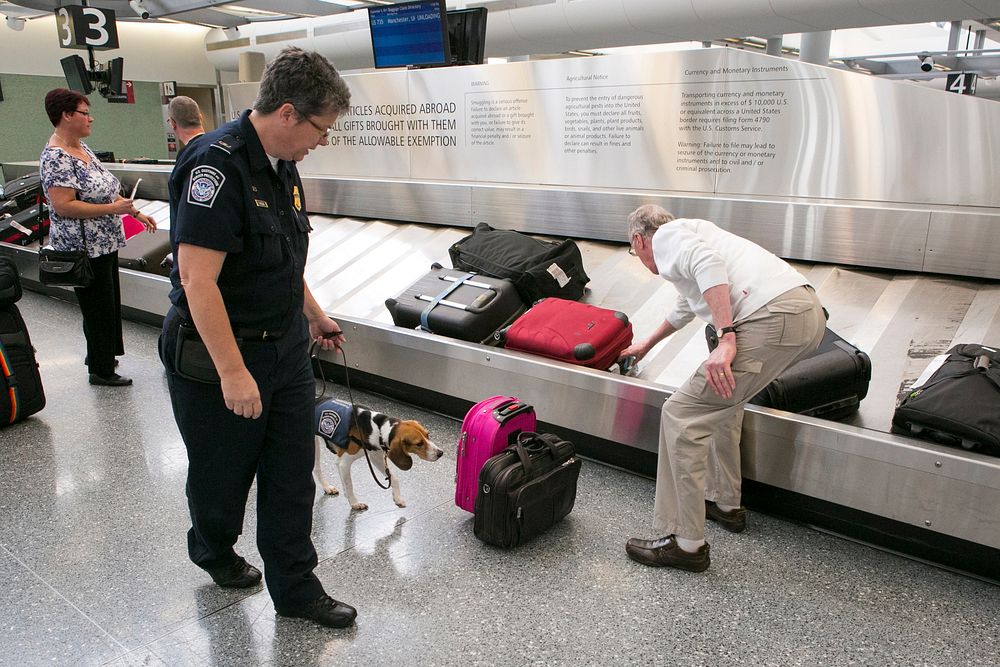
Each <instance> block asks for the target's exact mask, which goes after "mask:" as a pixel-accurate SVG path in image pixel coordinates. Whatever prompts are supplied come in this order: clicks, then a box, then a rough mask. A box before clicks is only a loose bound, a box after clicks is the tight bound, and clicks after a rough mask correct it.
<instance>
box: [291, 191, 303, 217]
mask: <svg viewBox="0 0 1000 667" xmlns="http://www.w3.org/2000/svg"><path fill="white" fill-rule="evenodd" d="M292 204H293V205H294V206H295V210H296V211H301V210H302V197H300V196H299V186H297V185H293V186H292Z"/></svg>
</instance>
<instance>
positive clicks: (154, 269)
mask: <svg viewBox="0 0 1000 667" xmlns="http://www.w3.org/2000/svg"><path fill="white" fill-rule="evenodd" d="M169 252H170V232H169V231H168V230H166V229H157V230H156V231H155V232H153V233H152V234H147V233H146V232H143V233H141V234H136V235H135V236H133V237H132V238H130V239H129V240H128V242H127V243H126V244H125V247H124V248H122V249H121V250H119V251H118V266H120V267H121V268H123V269H132V270H134V271H144V272H145V273H156V274H159V275H161V276H169V275H170V269H165V268H163V266H162V263H163V258H164V257H166V256H167V253H169Z"/></svg>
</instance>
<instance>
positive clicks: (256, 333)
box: [233, 327, 285, 341]
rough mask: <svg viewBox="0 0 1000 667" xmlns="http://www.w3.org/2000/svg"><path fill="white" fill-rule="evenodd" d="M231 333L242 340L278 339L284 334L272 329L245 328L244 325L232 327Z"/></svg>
mask: <svg viewBox="0 0 1000 667" xmlns="http://www.w3.org/2000/svg"><path fill="white" fill-rule="evenodd" d="M233 333H234V334H235V335H236V337H237V338H240V339H242V340H249V341H255V340H278V339H279V338H281V337H282V336H284V335H285V332H284V331H281V330H278V331H275V330H273V329H247V328H246V327H233Z"/></svg>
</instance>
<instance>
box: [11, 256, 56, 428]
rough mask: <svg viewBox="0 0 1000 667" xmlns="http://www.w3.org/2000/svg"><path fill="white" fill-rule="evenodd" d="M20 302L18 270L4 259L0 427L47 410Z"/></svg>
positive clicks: (40, 377) (40, 378) (33, 350)
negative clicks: (44, 409) (19, 308)
mask: <svg viewBox="0 0 1000 667" xmlns="http://www.w3.org/2000/svg"><path fill="white" fill-rule="evenodd" d="M19 298H21V283H20V279H19V277H18V273H17V267H16V266H15V265H14V263H13V262H12V261H11V260H10V259H8V258H6V257H0V426H7V425H8V424H13V423H15V422H18V421H21V420H22V419H24V418H25V417H27V416H28V415H33V414H35V413H36V412H38V411H39V410H41V409H42V408H44V407H45V392H43V391H42V376H41V375H40V374H39V372H38V362H37V361H35V348H33V347H32V346H31V339H30V338H29V337H28V327H27V326H26V325H25V324H24V319H23V318H22V317H21V312H20V311H19V310H18V309H17V306H15V305H14V302H15V301H17V300H18V299H19Z"/></svg>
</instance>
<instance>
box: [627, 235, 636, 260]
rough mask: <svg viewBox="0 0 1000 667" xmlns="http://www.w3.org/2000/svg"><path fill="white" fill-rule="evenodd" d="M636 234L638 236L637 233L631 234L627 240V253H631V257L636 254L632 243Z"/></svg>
mask: <svg viewBox="0 0 1000 667" xmlns="http://www.w3.org/2000/svg"><path fill="white" fill-rule="evenodd" d="M636 236H638V234H633V235H632V238H630V239H629V240H628V254H630V255H632V256H633V257H635V256H636V254H635V246H634V245H632V242H633V241H634V240H635V237H636Z"/></svg>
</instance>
